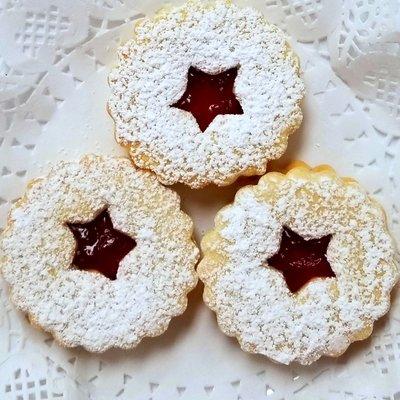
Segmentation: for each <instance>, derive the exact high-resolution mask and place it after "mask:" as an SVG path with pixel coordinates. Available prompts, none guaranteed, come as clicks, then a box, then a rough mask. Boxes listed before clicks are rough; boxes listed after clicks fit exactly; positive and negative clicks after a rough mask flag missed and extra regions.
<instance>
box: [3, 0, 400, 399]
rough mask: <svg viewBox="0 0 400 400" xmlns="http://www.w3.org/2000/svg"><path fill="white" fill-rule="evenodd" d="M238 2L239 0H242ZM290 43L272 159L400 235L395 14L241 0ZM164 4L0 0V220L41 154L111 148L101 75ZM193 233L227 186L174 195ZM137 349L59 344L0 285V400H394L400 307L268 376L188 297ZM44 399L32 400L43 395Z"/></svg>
mask: <svg viewBox="0 0 400 400" xmlns="http://www.w3.org/2000/svg"><path fill="white" fill-rule="evenodd" d="M239 3H240V2H239ZM241 3H245V4H247V5H248V4H254V5H255V6H256V7H258V8H259V9H261V10H262V11H264V12H265V13H266V14H267V15H268V18H269V19H270V20H271V22H274V23H276V24H278V25H279V26H280V27H281V28H283V29H284V30H285V31H286V32H287V33H288V34H289V35H290V37H291V42H292V44H293V47H294V50H295V51H296V52H297V53H298V54H299V56H300V59H301V64H302V69H303V71H304V79H305V82H306V88H307V94H306V99H305V102H304V114H305V119H304V123H303V128H302V129H301V130H300V132H298V133H297V134H296V135H294V136H293V138H292V139H291V141H290V142H289V149H288V153H287V155H286V156H284V159H283V160H282V161H281V162H282V163H285V162H286V161H287V160H289V159H293V158H302V159H304V160H305V161H307V162H309V163H310V164H319V163H329V164H331V165H332V166H333V167H335V168H336V169H337V171H338V172H339V173H340V174H341V175H352V176H354V177H356V178H357V179H359V180H360V182H361V183H362V184H363V186H365V187H366V188H367V189H368V190H369V192H370V193H371V194H372V195H374V196H375V197H376V198H378V200H379V201H381V202H382V203H383V205H384V207H385V209H386V211H387V213H388V217H389V223H390V225H391V229H392V232H393V233H394V236H395V238H396V239H397V241H399V240H400V205H399V198H400V173H399V171H400V133H399V132H400V129H399V128H400V120H399V107H400V105H399V99H400V93H399V90H400V89H399V88H400V85H399V80H400V77H399V72H398V71H400V68H399V59H400V58H399V31H400V29H399V25H398V21H399V9H398V6H397V2H396V1H390V0H360V1H350V0H349V1H347V0H345V1H343V2H342V1H341V0H254V1H250V0H243V1H241ZM161 5H162V2H161V1H157V0H152V1H149V2H147V1H146V2H145V1H138V0H137V1H134V0H129V1H123V2H122V1H119V0H85V1H79V0H74V1H69V2H63V1H61V0H59V1H57V0H42V1H39V0H0V37H1V38H2V39H1V40H0V77H1V78H0V108H1V112H0V227H3V226H4V222H5V218H6V214H7V212H8V209H9V208H10V205H11V204H12V203H13V202H14V201H15V200H16V199H17V198H18V197H19V196H20V195H21V194H22V192H23V190H24V187H25V184H26V181H27V179H28V178H30V177H32V176H35V175H38V174H41V173H43V172H45V171H46V170H47V168H48V166H47V162H48V161H56V160H59V159H77V158H78V156H80V155H81V154H82V153H84V152H89V151H90V152H99V153H107V154H109V153H112V154H121V153H122V150H121V149H120V148H119V147H118V146H117V145H116V144H115V143H114V139H113V137H112V122H111V120H110V119H109V117H108V116H107V115H106V113H105V104H106V99H107V97H108V94H109V92H108V87H107V80H106V78H107V75H108V73H109V71H110V69H111V68H112V66H113V65H114V63H115V61H116V48H117V47H118V45H119V43H121V42H124V41H126V40H127V39H128V38H129V35H130V32H131V29H132V20H134V19H136V18H138V17H140V16H141V15H146V14H148V13H149V12H150V11H153V10H155V9H157V8H158V7H159V6H161ZM177 189H178V191H179V192H180V193H181V195H182V197H183V204H184V207H185V208H186V210H187V211H188V212H189V213H190V214H191V215H192V216H193V217H194V219H195V221H196V226H197V232H196V234H197V238H198V239H199V238H200V237H201V235H202V234H203V232H204V230H206V229H208V228H209V227H211V225H212V218H213V216H214V214H215V212H216V211H217V210H218V209H219V208H221V206H222V205H223V204H226V203H228V202H230V201H231V200H232V198H233V193H234V191H235V190H236V188H225V189H219V190H218V191H215V190H213V189H204V190H202V191H196V192H191V191H189V190H187V189H182V188H181V187H178V188H177ZM200 295H201V290H196V291H195V292H194V294H192V295H191V296H190V298H189V307H188V311H187V312H186V313H185V314H184V315H183V316H182V317H181V318H180V319H178V320H177V321H176V322H175V323H172V325H171V327H170V329H169V330H168V331H167V332H166V333H165V335H163V336H162V337H160V338H158V339H156V340H149V341H147V342H145V343H143V344H142V345H141V346H139V347H138V348H137V351H135V352H129V353H124V352H118V351H117V352H110V353H106V354H104V355H102V356H93V355H90V354H88V353H85V352H84V351H79V350H73V351H69V350H64V349H62V348H60V347H59V346H58V345H57V344H56V343H54V341H53V339H52V338H51V337H50V336H47V335H45V334H43V333H41V332H38V331H36V330H35V329H33V328H32V327H30V325H29V324H28V323H27V322H26V320H25V318H24V317H23V316H22V315H20V314H19V313H17V312H16V311H15V309H14V308H13V306H12V305H11V304H10V303H9V301H8V295H7V288H6V287H5V285H4V283H3V282H2V281H1V285H0V398H1V399H5V400H17V399H18V400H19V399H35V400H37V399H45V398H49V399H54V398H61V399H68V400H69V399H71V400H72V399H74V400H75V399H76V400H81V399H82V400H84V399H88V398H92V399H96V400H103V399H104V400H110V399H134V400H136V399H139V400H142V399H143V400H148V399H150V398H151V399H153V400H159V399H160V400H161V399H166V398H167V399H179V400H185V399H187V400H188V399H205V400H209V399H210V400H213V399H214V400H217V399H218V400H219V399H221V398H224V399H239V398H240V399H242V400H251V399H257V400H258V399H271V400H273V399H286V400H287V399H292V398H299V399H310V398H313V399H314V398H321V399H329V400H331V399H332V400H344V399H346V400H347V399H352V400H353V399H354V400H361V399H368V400H369V399H371V400H372V399H379V400H395V399H397V400H398V399H400V386H399V382H398V376H399V371H400V353H399V343H400V301H399V293H398V290H397V292H396V291H395V293H394V294H393V306H392V310H391V312H390V314H389V315H388V317H385V318H384V319H383V320H382V321H381V322H379V323H378V324H377V326H376V329H375V330H374V333H373V336H372V338H371V339H369V340H367V341H365V342H363V343H359V344H356V345H353V346H352V347H351V348H350V350H349V352H348V353H346V354H345V355H344V356H342V357H341V358H339V359H338V360H321V361H318V362H317V363H315V364H313V365H312V366H311V367H308V368H304V367H299V366H296V365H294V366H291V367H280V366H276V365H274V364H272V363H270V362H268V361H266V360H265V359H263V358H259V357H256V356H248V355H245V354H244V353H243V352H241V351H240V349H239V348H238V346H237V343H235V342H234V341H233V340H231V339H229V338H225V337H224V336H223V334H222V333H220V332H219V331H218V329H217V327H216V323H215V320H214V319H213V316H212V315H211V312H208V311H207V310H206V308H205V307H204V305H203V304H202V302H201V299H200ZM42 392H43V393H42Z"/></svg>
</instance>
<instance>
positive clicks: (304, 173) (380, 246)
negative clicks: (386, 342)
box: [198, 163, 399, 364]
mask: <svg viewBox="0 0 400 400" xmlns="http://www.w3.org/2000/svg"><path fill="white" fill-rule="evenodd" d="M202 249H203V252H204V258H203V260H202V261H201V263H200V265H199V267H198V274H199V277H200V279H201V280H202V281H203V282H204V284H205V290H204V300H205V302H206V303H207V304H208V305H209V307H210V308H211V309H213V310H214V311H215V312H216V314H217V318H218V323H219V326H220V327H221V329H222V330H223V331H224V332H225V333H226V334H227V335H230V336H235V337H236V338H237V339H238V340H239V342H240V345H241V347H242V348H243V349H244V350H246V351H249V352H252V353H260V354H264V355H266V356H268V357H269V358H271V359H272V360H274V361H277V362H280V363H284V364H289V363H290V362H292V361H297V362H299V363H301V364H310V363H312V362H313V361H315V360H317V359H318V358H319V357H321V356H322V355H327V356H338V355H340V354H341V353H343V352H344V351H345V350H346V348H347V347H348V346H349V344H350V343H351V342H353V341H356V340H362V339H365V338H367V337H368V336H369V335H370V334H371V331H372V327H373V323H374V321H375V320H377V319H378V318H379V317H381V316H382V315H383V314H385V313H386V312H387V311H388V308H389V305H390V291H391V289H392V287H393V286H394V284H395V283H396V281H397V279H398V276H399V275H398V269H397V265H396V261H395V249H394V244H393V242H392V239H391V237H390V235H389V233H388V230H387V226H386V220H385V214H384V212H383V210H382V208H381V207H380V206H379V205H378V204H377V203H376V202H375V201H374V200H373V199H371V198H370V197H369V196H368V195H367V194H366V192H365V191H364V190H363V189H362V188H361V187H360V186H359V185H358V184H357V182H355V181H354V180H352V179H349V178H340V177H338V176H337V175H336V173H335V172H334V171H333V170H332V169H331V168H330V167H327V166H320V167H317V168H314V169H311V168H310V167H308V166H307V165H305V164H300V163H298V164H296V165H295V166H294V167H293V168H292V169H290V170H289V171H288V172H287V174H286V175H284V174H281V173H268V174H266V175H265V176H264V177H262V178H261V179H260V182H259V183H258V185H256V186H247V187H245V188H243V189H241V190H240V191H239V192H238V193H237V195H236V197H235V201H234V202H233V204H232V205H229V206H227V207H225V208H224V209H222V210H221V211H220V212H219V213H218V215H217V217H216V219H215V228H214V229H213V230H212V231H211V232H210V233H208V234H207V235H206V236H205V237H204V239H203V242H202Z"/></svg>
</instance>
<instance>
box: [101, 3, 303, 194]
mask: <svg viewBox="0 0 400 400" xmlns="http://www.w3.org/2000/svg"><path fill="white" fill-rule="evenodd" d="M190 66H193V67H196V68H198V69H200V70H202V71H204V72H207V73H209V74H215V73H219V72H222V71H225V70H227V69H229V68H232V67H239V71H238V76H237V78H236V82H235V86H234V91H235V94H236V97H237V98H238V100H239V101H240V103H241V106H242V108H243V111H244V114H243V115H219V116H217V117H216V118H215V119H214V121H213V122H212V123H211V124H210V125H209V127H208V128H207V129H206V131H205V132H201V130H200V128H199V126H198V124H197V122H196V120H195V118H194V117H193V116H192V115H191V114H190V113H188V112H186V111H182V110H179V109H177V108H173V107H171V105H172V104H174V103H175V102H176V101H177V100H179V99H180V97H181V96H182V94H183V92H184V91H185V88H186V84H187V73H188V70H189V67H190ZM109 82H110V86H111V90H112V95H111V97H110V100H109V110H110V113H111V116H112V117H113V118H114V120H115V127H116V137H117V139H118V141H120V142H122V143H123V144H126V145H129V146H130V152H131V156H132V158H133V160H134V162H135V163H136V164H137V165H138V166H141V167H144V168H148V169H151V170H153V171H154V172H156V174H157V175H158V176H159V178H160V179H161V181H162V182H164V183H166V184H172V183H175V182H184V183H186V184H188V185H190V186H192V187H201V186H204V185H205V184H207V183H210V182H214V183H217V184H220V185H223V184H228V183H230V182H232V181H233V180H234V179H235V178H236V177H237V176H239V175H242V174H254V173H263V172H264V171H265V167H266V163H267V161H268V160H269V159H275V158H278V157H279V156H280V155H282V153H283V152H284V150H285V149H286V145H287V137H288V135H289V134H290V133H292V132H293V131H294V130H295V129H296V128H297V127H298V126H299V125H300V122H301V119H302V114H301V110H300V107H299V102H300V100H301V98H302V96H303V91H304V87H303V83H302V81H301V79H300V78H299V76H298V63H297V59H296V57H295V56H294V55H293V53H292V52H291V50H290V48H289V46H288V44H287V43H286V39H285V36H284V35H283V33H282V32H280V31H279V30H278V29H277V28H275V27H273V26H271V25H269V24H268V23H267V22H266V21H265V19H264V17H263V16H262V15H261V14H260V13H259V12H257V11H256V10H254V9H250V8H245V9H241V8H239V7H237V6H235V5H232V4H230V3H229V2H227V1H217V2H197V1H189V2H188V3H186V4H185V5H183V6H182V7H179V8H175V9H172V10H168V11H167V10H164V11H162V12H161V13H160V14H159V15H157V16H156V17H155V18H154V19H144V20H143V21H142V22H141V23H140V24H139V25H138V26H137V27H136V31H135V37H134V39H133V40H131V41H130V42H128V43H127V44H126V45H125V46H124V47H122V48H121V50H120V54H119V66H118V67H117V68H116V69H115V70H114V71H113V72H112V73H111V75H110V79H109Z"/></svg>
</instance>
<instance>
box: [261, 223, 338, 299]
mask: <svg viewBox="0 0 400 400" xmlns="http://www.w3.org/2000/svg"><path fill="white" fill-rule="evenodd" d="M331 238H332V235H327V236H323V237H322V238H320V239H309V240H306V239H303V238H302V237H301V236H300V235H298V234H297V233H296V232H293V231H292V230H291V229H289V228H287V227H284V228H283V233H282V240H281V245H280V248H279V250H278V252H277V253H276V254H275V255H273V256H272V257H271V258H270V259H269V260H268V261H267V264H268V265H269V266H270V267H274V268H275V269H277V270H278V271H281V272H282V274H283V277H284V278H285V281H286V284H287V286H288V288H289V290H290V291H291V292H292V293H296V292H297V291H298V290H300V289H301V288H302V287H303V286H304V285H305V284H306V283H308V282H309V281H310V280H312V279H315V278H330V277H335V276H336V275H335V273H334V272H333V271H332V268H331V266H330V264H329V261H328V259H327V258H326V251H327V249H328V245H329V242H330V240H331Z"/></svg>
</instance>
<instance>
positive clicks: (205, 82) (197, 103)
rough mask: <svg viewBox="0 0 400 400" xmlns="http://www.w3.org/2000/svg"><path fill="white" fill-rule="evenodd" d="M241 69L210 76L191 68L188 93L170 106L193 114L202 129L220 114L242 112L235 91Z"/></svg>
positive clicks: (232, 69)
mask: <svg viewBox="0 0 400 400" xmlns="http://www.w3.org/2000/svg"><path fill="white" fill-rule="evenodd" d="M237 73H238V68H237V67H235V68H231V69H228V70H227V71H224V72H221V73H219V74H216V75H210V74H207V73H206V72H203V71H200V70H199V69H197V68H194V67H190V68H189V72H188V81H187V86H186V90H185V93H183V95H182V97H181V98H180V100H178V101H177V102H176V103H175V104H173V105H172V106H171V107H175V108H179V109H181V110H184V111H188V112H190V113H192V115H193V116H194V117H195V118H196V121H197V123H198V124H199V127H200V129H201V131H202V132H204V131H205V130H206V129H207V128H208V126H209V125H210V124H211V122H212V121H213V120H214V118H215V117H216V116H217V115H220V114H243V109H242V106H241V105H240V103H239V101H238V99H237V98H236V95H235V93H234V91H233V88H234V85H235V80H236V77H237Z"/></svg>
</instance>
